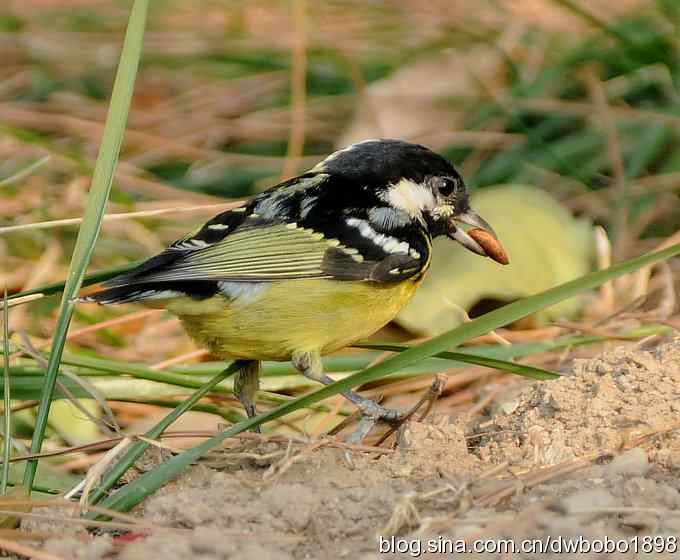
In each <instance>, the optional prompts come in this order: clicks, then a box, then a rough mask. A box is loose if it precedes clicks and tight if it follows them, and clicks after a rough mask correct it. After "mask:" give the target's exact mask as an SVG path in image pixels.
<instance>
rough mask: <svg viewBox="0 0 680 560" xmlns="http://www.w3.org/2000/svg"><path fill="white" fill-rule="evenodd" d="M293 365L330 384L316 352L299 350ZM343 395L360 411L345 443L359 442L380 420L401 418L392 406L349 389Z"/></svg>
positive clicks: (331, 381) (311, 377) (300, 370)
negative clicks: (359, 416)
mask: <svg viewBox="0 0 680 560" xmlns="http://www.w3.org/2000/svg"><path fill="white" fill-rule="evenodd" d="M293 365H294V366H295V368H296V369H297V370H298V371H299V372H300V373H302V375H304V376H305V377H307V378H308V379H313V380H314V381H318V382H320V383H323V384H324V385H330V384H331V383H333V380H332V379H331V378H330V377H329V376H328V375H326V374H325V373H324V372H323V363H322V362H321V356H320V355H319V354H318V353H317V352H300V353H297V354H294V355H293ZM340 393H341V394H342V396H343V397H345V398H346V399H347V400H349V401H351V402H352V403H354V404H355V405H356V406H357V408H358V409H359V411H360V412H361V420H360V421H359V427H358V428H357V429H356V431H355V432H354V433H352V434H351V435H350V436H349V437H348V438H347V443H352V444H355V443H361V442H362V441H363V440H364V438H365V437H366V436H367V435H368V433H369V432H370V431H371V430H372V429H373V426H375V424H376V423H377V422H378V421H380V420H382V421H384V422H389V423H397V422H399V421H400V420H401V417H402V413H401V412H399V411H398V410H394V409H392V408H385V407H384V406H380V405H379V404H378V403H376V402H375V401H372V400H370V399H367V398H365V397H362V396H361V395H360V394H358V393H355V392H354V391H351V390H349V389H346V390H344V391H341V392H340Z"/></svg>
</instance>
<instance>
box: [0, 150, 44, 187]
mask: <svg viewBox="0 0 680 560" xmlns="http://www.w3.org/2000/svg"><path fill="white" fill-rule="evenodd" d="M51 158H52V156H45V157H42V158H40V159H38V160H36V161H34V162H33V163H30V164H29V165H27V166H26V167H24V168H23V169H20V170H19V171H17V172H16V173H15V174H14V175H10V176H9V177H6V178H5V179H2V180H1V181H0V187H7V186H9V185H13V184H15V183H18V182H19V181H21V180H22V179H25V178H26V177H28V176H29V175H31V173H33V172H34V171H36V170H37V169H38V168H40V167H42V166H43V165H45V164H46V163H47V162H48V161H50V159H51Z"/></svg>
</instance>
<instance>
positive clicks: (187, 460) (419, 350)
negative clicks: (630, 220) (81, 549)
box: [102, 243, 680, 511]
mask: <svg viewBox="0 0 680 560" xmlns="http://www.w3.org/2000/svg"><path fill="white" fill-rule="evenodd" d="M676 255H680V243H678V244H676V245H673V246H672V247H669V248H667V249H664V250H663V251H656V252H654V253H647V254H645V255H642V256H640V257H636V258H633V259H630V260H627V261H624V262H622V263H618V264H615V265H613V266H611V267H609V268H607V269H604V270H600V271H597V272H592V273H590V274H587V275H586V276H582V277H581V278H577V279H575V280H572V281H570V282H566V283H564V284H561V285H559V286H556V287H554V288H551V289H549V290H546V291H545V292H541V293H540V294H536V295H534V296H531V297H528V298H525V299H523V300H519V301H516V302H513V303H510V304H508V305H506V306H504V307H501V308H500V309H496V310H494V311H491V312H490V313H487V314H486V315H482V316H481V317H478V318H476V319H474V320H472V321H470V322H469V323H465V324H464V325H461V326H460V327H457V328H455V329H453V330H452V331H449V332H447V333H444V334H442V335H440V336H438V337H435V338H433V339H431V340H429V341H427V342H424V343H423V344H421V345H419V346H416V347H414V348H411V349H410V350H408V351H406V352H402V353H401V354H398V355H397V356H393V357H391V358H388V359H386V360H385V361H383V362H380V363H378V364H376V365H374V366H371V367H369V368H366V369H365V370H363V371H361V372H359V373H356V374H354V375H351V376H350V377H347V378H346V379H343V380H341V381H337V382H335V383H333V384H332V385H328V386H326V387H323V388H322V389H319V390H318V391H314V392H313V393H310V394H308V395H305V396H302V397H300V398H298V399H295V400H293V401H291V402H289V403H286V404H284V405H281V406H279V407H278V408H275V409H273V410H270V411H269V412H266V413H264V414H261V415H259V416H257V417H256V418H248V419H247V420H244V421H243V422H240V423H238V424H236V425H234V426H232V427H231V428H229V429H228V430H225V431H224V432H222V433H220V434H217V435H215V436H213V437H211V438H210V439H208V440H206V441H204V442H203V443H201V444H199V445H197V446H195V447H192V448H191V449H188V450H187V451H185V452H183V453H181V454H179V455H176V456H175V457H173V458H172V459H170V460H169V461H168V462H167V463H164V464H163V465H160V466H159V467H157V468H155V469H153V470H151V471H149V472H147V473H144V474H143V475H142V476H140V477H139V478H137V479H136V480H134V481H133V482H131V483H130V484H128V485H127V486H125V487H123V488H121V489H120V490H119V491H118V492H116V493H115V494H114V495H113V496H110V497H109V498H107V499H106V500H104V501H103V502H102V505H104V506H106V507H109V508H111V509H115V510H118V511H129V510H130V509H131V508H133V507H134V506H135V505H137V504H138V503H139V502H141V501H142V500H143V499H144V498H146V497H147V496H149V495H150V494H152V493H153V492H155V491H156V490H157V489H158V488H160V487H161V486H163V484H165V483H166V482H167V481H169V480H170V479H172V478H173V477H175V476H177V475H179V473H180V472H181V471H182V470H183V469H185V468H186V467H187V466H188V465H190V464H191V463H192V462H194V461H196V460H198V459H199V458H200V457H202V456H203V455H204V454H205V453H207V452H208V451H210V450H211V449H213V448H214V447H216V446H218V445H220V444H221V443H222V442H223V441H224V440H226V439H227V438H230V437H233V436H235V435H237V434H240V433H241V432H244V431H245V430H248V429H251V428H253V427H255V426H259V425H260V424H262V423H264V422H268V421H270V420H274V419H276V418H279V417H281V416H284V415H285V414H289V413H291V412H294V411H295V410H299V409H300V408H304V407H307V406H309V405H312V404H314V403H317V402H319V401H321V400H323V399H326V398H328V397H330V396H333V395H336V394H338V393H339V392H340V391H342V390H344V389H350V388H352V387H356V386H357V385H362V384H363V383H366V382H368V381H374V380H376V379H380V378H382V377H385V376H387V375H389V374H390V373H393V372H394V371H396V370H398V369H399V368H401V367H404V366H406V365H409V364H412V363H414V362H416V361H418V360H422V359H424V358H429V357H431V356H434V355H435V354H437V353H439V352H443V351H447V350H448V349H449V348H452V347H456V346H458V345H460V344H462V343H463V342H465V341H466V340H470V339H471V338H474V337H476V336H480V335H482V334H486V333H487V332H489V331H491V330H493V329H497V328H499V327H502V326H504V325H507V324H508V323H512V322H513V321H517V320H519V319H521V318H522V317H526V316H527V315H531V314H532V313H535V312H536V311H539V310H540V309H544V308H545V307H549V306H550V305H554V304H556V303H558V302H560V301H563V300H565V299H568V298H570V297H573V296H575V295H578V294H580V293H583V292H585V291H588V290H592V289H593V288H596V287H598V286H601V285H602V284H604V283H605V282H607V281H608V280H612V279H614V278H616V277H618V276H621V275H623V274H627V273H629V272H633V271H634V270H637V269H639V268H642V267H644V266H647V265H650V264H652V263H655V262H657V261H661V260H665V259H669V258H671V257H674V256H676Z"/></svg>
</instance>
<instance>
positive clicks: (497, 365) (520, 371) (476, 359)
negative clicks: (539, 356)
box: [362, 344, 561, 381]
mask: <svg viewBox="0 0 680 560" xmlns="http://www.w3.org/2000/svg"><path fill="white" fill-rule="evenodd" d="M367 346H369V347H370V348H371V349H375V350H383V351H386V352H406V351H408V350H410V349H411V347H409V346H402V345H399V344H370V345H367ZM362 347H365V346H363V345H362ZM434 356H435V357H437V358H442V359H444V360H453V361H454V362H463V363H464V364H473V365H476V366H483V367H488V368H492V369H497V370H500V371H504V372H506V373H514V374H515V375H521V376H523V377H528V378H529V379H537V380H538V381H548V380H550V379H558V378H559V377H561V375H560V374H559V373H554V372H552V371H548V370H547V369H542V368H537V367H533V366H527V365H524V364H516V363H514V362H508V361H507V360H499V359H498V358H490V357H488V356H480V355H479V354H475V353H474V352H470V353H469V354H467V353H465V354H463V353H462V352H438V353H437V354H435V355H434Z"/></svg>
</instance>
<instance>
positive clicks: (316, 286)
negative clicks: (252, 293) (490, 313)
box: [165, 279, 419, 361]
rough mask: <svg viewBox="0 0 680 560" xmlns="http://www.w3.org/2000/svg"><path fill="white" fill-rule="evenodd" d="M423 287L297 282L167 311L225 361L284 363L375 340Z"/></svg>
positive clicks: (183, 303)
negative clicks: (295, 357)
mask: <svg viewBox="0 0 680 560" xmlns="http://www.w3.org/2000/svg"><path fill="white" fill-rule="evenodd" d="M418 284H419V281H418V280H407V281H405V282H400V283H398V284H395V285H380V284H375V283H368V282H339V281H335V280H317V279H314V280H292V281H285V282H274V283H271V284H268V285H266V287H265V288H264V289H263V291H262V293H261V294H259V295H258V296H257V297H253V298H237V299H235V300H228V299H226V298H224V297H221V296H218V297H213V298H210V299H209V300H205V301H202V302H201V301H198V302H197V301H192V300H190V299H188V298H182V299H177V300H172V301H170V302H168V303H167V304H166V306H165V307H166V308H167V309H168V311H170V312H171V313H174V314H176V315H178V316H179V318H180V319H181V321H182V323H183V324H184V327H185V329H186V330H187V332H188V333H189V335H190V336H191V337H192V338H193V339H194V340H196V342H197V343H198V344H200V345H201V346H204V347H206V348H208V349H209V350H210V351H211V352H212V353H213V354H215V355H216V356H218V357H219V358H223V359H250V360H279V361H283V360H288V359H290V358H291V355H292V353H293V352H300V351H312V352H313V351H317V352H320V353H321V354H327V353H329V352H333V351H335V350H338V349H340V348H344V347H345V346H348V345H350V344H352V343H353V342H355V341H357V340H360V339H363V338H366V337H368V336H370V335H372V334H373V333H374V332H376V331H377V330H378V329H380V328H381V327H383V326H384V325H386V324H387V323H388V322H390V321H391V320H392V319H393V318H394V316H395V315H396V314H397V313H398V312H399V310H400V309H401V308H402V307H403V306H404V305H405V304H406V303H407V302H408V301H409V299H411V296H412V295H413V294H414V292H415V290H416V288H417V287H418Z"/></svg>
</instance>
